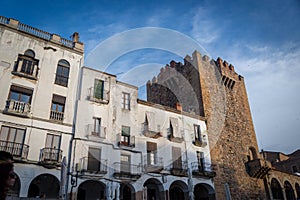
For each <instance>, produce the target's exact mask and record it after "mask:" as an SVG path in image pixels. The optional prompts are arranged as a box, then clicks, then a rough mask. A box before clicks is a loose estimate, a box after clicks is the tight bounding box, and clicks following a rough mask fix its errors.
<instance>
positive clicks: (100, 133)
mask: <svg viewBox="0 0 300 200" xmlns="http://www.w3.org/2000/svg"><path fill="white" fill-rule="evenodd" d="M88 136H96V137H99V138H103V139H105V138H106V127H104V126H100V127H98V128H95V124H88Z"/></svg>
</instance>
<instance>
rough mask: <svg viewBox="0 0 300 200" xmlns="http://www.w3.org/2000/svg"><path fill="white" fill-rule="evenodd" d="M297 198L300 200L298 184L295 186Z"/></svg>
mask: <svg viewBox="0 0 300 200" xmlns="http://www.w3.org/2000/svg"><path fill="white" fill-rule="evenodd" d="M295 189H296V194H297V198H298V199H300V186H299V184H298V183H296V184H295Z"/></svg>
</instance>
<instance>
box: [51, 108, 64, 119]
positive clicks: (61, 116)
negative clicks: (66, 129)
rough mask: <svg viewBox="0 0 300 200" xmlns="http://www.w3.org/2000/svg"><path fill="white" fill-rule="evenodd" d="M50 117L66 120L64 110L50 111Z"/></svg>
mask: <svg viewBox="0 0 300 200" xmlns="http://www.w3.org/2000/svg"><path fill="white" fill-rule="evenodd" d="M50 119H51V120H54V121H63V120H64V112H58V111H55V110H51V111H50Z"/></svg>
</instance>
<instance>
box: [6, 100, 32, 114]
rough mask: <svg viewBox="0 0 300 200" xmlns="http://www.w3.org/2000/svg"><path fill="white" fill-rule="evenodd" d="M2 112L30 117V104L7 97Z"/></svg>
mask: <svg viewBox="0 0 300 200" xmlns="http://www.w3.org/2000/svg"><path fill="white" fill-rule="evenodd" d="M3 113H5V114H11V115H16V116H20V117H31V106H30V104H29V103H25V102H21V101H16V100H13V99H8V100H7V101H6V105H5V109H4V111H3Z"/></svg>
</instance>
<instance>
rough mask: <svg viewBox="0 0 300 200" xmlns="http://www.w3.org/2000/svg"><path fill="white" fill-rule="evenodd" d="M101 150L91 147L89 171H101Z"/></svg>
mask: <svg viewBox="0 0 300 200" xmlns="http://www.w3.org/2000/svg"><path fill="white" fill-rule="evenodd" d="M100 161H101V149H97V148H92V147H89V153H88V165H87V170H88V171H100V164H101V162H100Z"/></svg>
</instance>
